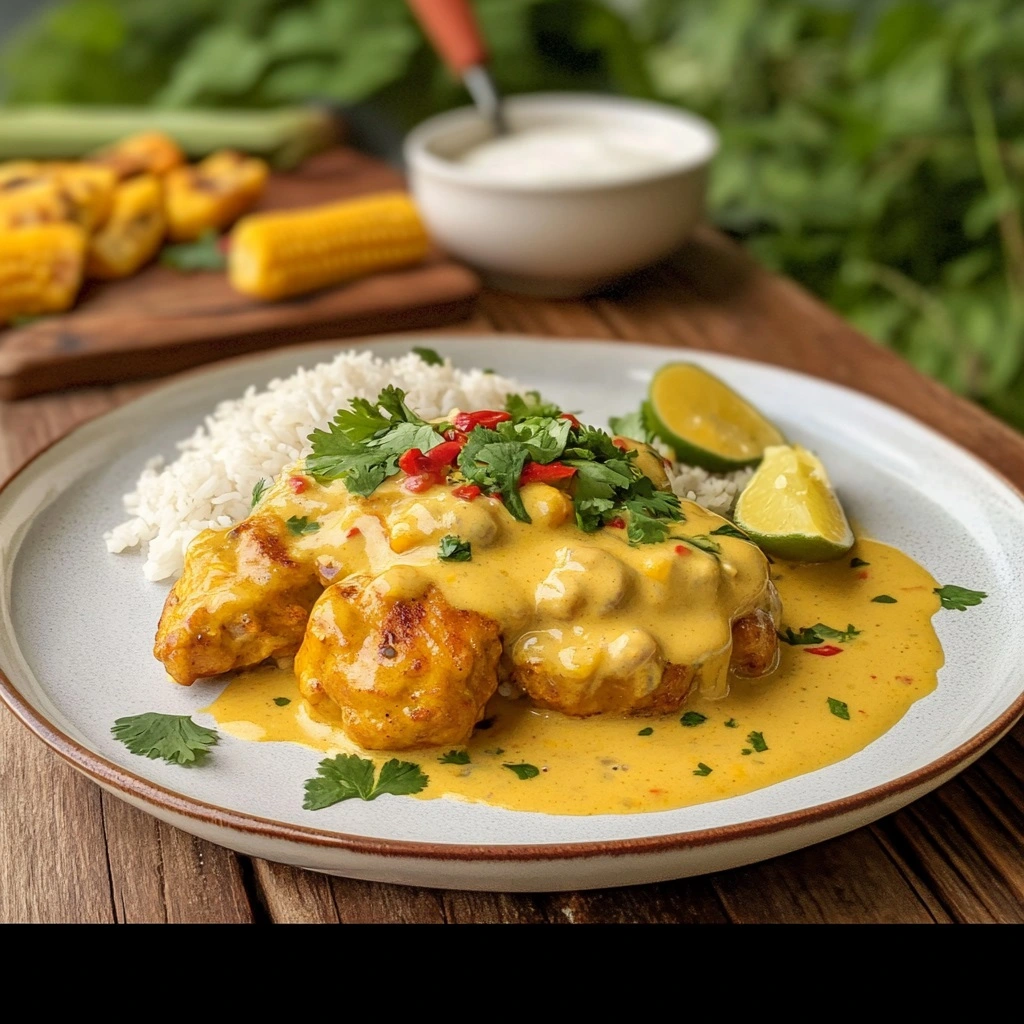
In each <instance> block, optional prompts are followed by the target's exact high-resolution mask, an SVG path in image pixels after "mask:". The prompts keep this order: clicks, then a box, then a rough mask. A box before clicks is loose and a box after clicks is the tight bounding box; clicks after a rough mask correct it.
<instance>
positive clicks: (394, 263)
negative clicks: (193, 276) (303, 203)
mask: <svg viewBox="0 0 1024 1024" xmlns="http://www.w3.org/2000/svg"><path fill="white" fill-rule="evenodd" d="M428 244H429V243H428V240H427V232H426V229H425V228H424V227H423V222H422V221H421V220H420V216H419V213H418V212H417V210H416V206H415V204H414V203H413V201H412V199H411V198H410V197H409V196H408V195H406V194H405V193H404V192H383V193H379V194H377V195H372V196H366V197H364V198H360V199H349V200H345V201H343V202H339V203H331V204H329V205H327V206H317V207H311V208H309V209H305V210H294V211H288V212H284V213H254V214H251V215H250V216H248V217H244V218H243V219H242V220H240V221H239V222H238V224H237V226H236V227H235V229H234V231H233V232H232V233H231V248H230V249H229V251H228V276H229V278H230V281H231V284H232V285H233V286H234V287H235V288H236V289H237V290H238V291H240V292H242V293H243V294H245V295H251V296H252V297H253V298H257V299H281V298H285V297H287V296H289V295H301V294H303V293H304V292H312V291H316V290H317V289H318V288H326V287H328V286H329V285H332V284H338V283H339V282H341V281H346V280H348V279H350V278H353V277H360V276H362V275H364V274H372V273H374V272H376V271H378V270H389V269H391V268H392V267H401V266H405V265H407V264H410V263H417V262H419V261H420V260H421V259H423V257H424V256H425V255H426V253H427V248H428Z"/></svg>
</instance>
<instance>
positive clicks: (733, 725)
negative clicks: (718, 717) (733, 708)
mask: <svg viewBox="0 0 1024 1024" xmlns="http://www.w3.org/2000/svg"><path fill="white" fill-rule="evenodd" d="M738 725H739V722H737V721H736V719H735V718H730V719H729V720H728V721H727V722H726V723H725V727H726V729H735V728H736V727H737V726H738Z"/></svg>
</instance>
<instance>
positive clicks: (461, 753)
mask: <svg viewBox="0 0 1024 1024" xmlns="http://www.w3.org/2000/svg"><path fill="white" fill-rule="evenodd" d="M438 761H440V762H441V764H469V751H468V750H449V751H448V753H447V754H442V755H441V756H440V757H439V758H438Z"/></svg>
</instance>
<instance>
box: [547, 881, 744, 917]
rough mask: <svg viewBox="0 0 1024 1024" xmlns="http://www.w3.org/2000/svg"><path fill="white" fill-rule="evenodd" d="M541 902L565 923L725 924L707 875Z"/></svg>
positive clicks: (550, 895)
mask: <svg viewBox="0 0 1024 1024" xmlns="http://www.w3.org/2000/svg"><path fill="white" fill-rule="evenodd" d="M533 899H535V900H537V901H538V902H541V901H542V902H543V905H544V907H545V909H546V912H547V917H548V920H549V921H552V922H554V923H567V924H632V923H635V922H637V921H643V922H646V923H650V924H728V922H729V917H728V915H727V914H726V913H725V909H724V908H723V906H722V902H721V900H720V899H719V898H718V894H717V893H716V891H715V887H714V884H713V881H712V879H711V878H709V877H703V878H684V879H681V880H680V881H678V882H662V883H660V884H658V885H632V886H628V887H626V888H623V889H592V890H588V891H586V892H565V893H548V894H543V895H541V896H535V897H533Z"/></svg>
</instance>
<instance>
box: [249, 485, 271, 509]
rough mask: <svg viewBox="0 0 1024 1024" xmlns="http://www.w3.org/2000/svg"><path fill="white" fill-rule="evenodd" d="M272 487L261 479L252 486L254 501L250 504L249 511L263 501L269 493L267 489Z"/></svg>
mask: <svg viewBox="0 0 1024 1024" xmlns="http://www.w3.org/2000/svg"><path fill="white" fill-rule="evenodd" d="M269 486H270V484H269V482H268V481H266V480H264V479H263V477H260V479H259V480H257V481H256V483H254V484H253V485H252V500H251V501H250V502H249V511H250V512H251V511H252V510H253V509H254V508H255V507H256V506H257V505H258V504H259V503H260V502H261V501H262V500H263V495H264V494H266V493H267V488H268V487H269Z"/></svg>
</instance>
